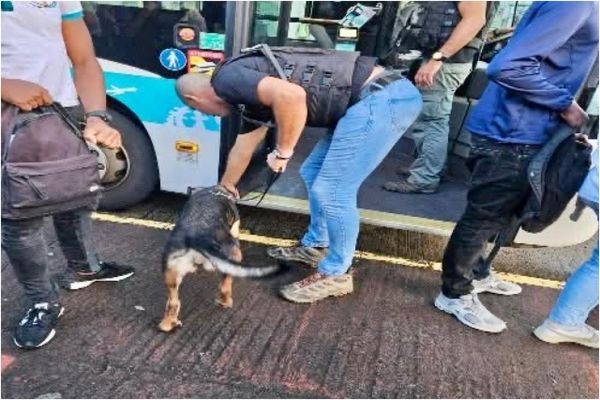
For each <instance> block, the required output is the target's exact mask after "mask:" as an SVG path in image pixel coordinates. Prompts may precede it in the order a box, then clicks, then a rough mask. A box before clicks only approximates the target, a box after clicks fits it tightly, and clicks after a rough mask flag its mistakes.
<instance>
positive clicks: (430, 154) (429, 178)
mask: <svg viewBox="0 0 600 400" xmlns="http://www.w3.org/2000/svg"><path fill="white" fill-rule="evenodd" d="M471 68H472V65H471V63H459V64H452V63H450V64H449V63H444V64H443V65H442V68H441V69H440V70H439V72H438V73H437V74H436V76H435V80H434V82H433V85H432V86H431V87H430V88H426V89H425V88H420V89H419V90H420V91H421V95H422V96H423V111H422V112H421V115H420V116H419V118H418V119H417V121H416V122H415V124H414V125H413V127H412V130H411V132H410V137H411V138H413V140H414V141H415V145H416V148H417V158H416V159H415V161H413V163H412V165H411V167H410V176H409V177H408V182H409V183H411V184H413V185H414V186H416V187H418V188H422V189H430V188H436V187H437V186H438V184H439V183H440V175H441V173H442V170H443V169H444V165H445V164H446V156H447V153H448V134H449V132H450V113H451V112H452V100H453V99H454V92H456V89H458V88H459V87H460V85H462V84H463V82H464V81H465V79H467V77H468V76H469V73H471Z"/></svg>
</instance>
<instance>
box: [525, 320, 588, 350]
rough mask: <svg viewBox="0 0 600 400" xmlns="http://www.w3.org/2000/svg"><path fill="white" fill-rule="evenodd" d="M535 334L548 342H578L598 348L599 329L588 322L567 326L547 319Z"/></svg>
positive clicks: (536, 329)
mask: <svg viewBox="0 0 600 400" xmlns="http://www.w3.org/2000/svg"><path fill="white" fill-rule="evenodd" d="M533 334H534V335H535V336H536V337H537V338H538V339H540V340H541V341H544V342H546V343H552V344H556V343H577V344H580V345H582V346H587V347H591V348H593V349H597V348H598V330H597V329H594V328H592V327H591V326H589V325H587V324H583V325H579V326H566V325H561V324H557V323H556V322H553V321H550V320H548V319H547V320H545V321H544V323H543V324H542V325H540V326H538V327H537V328H535V330H534V331H533Z"/></svg>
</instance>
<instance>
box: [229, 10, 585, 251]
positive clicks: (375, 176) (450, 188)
mask: <svg viewBox="0 0 600 400" xmlns="http://www.w3.org/2000/svg"><path fill="white" fill-rule="evenodd" d="M509 3H510V4H509ZM253 4H254V8H253V10H252V13H251V18H252V23H251V24H250V26H251V33H250V35H249V36H250V43H249V45H255V44H258V43H268V44H270V45H279V46H281V45H284V46H298V47H323V48H336V49H338V50H358V51H360V52H361V54H362V55H368V56H379V57H380V56H381V55H382V54H384V53H385V52H386V51H387V49H388V48H389V45H390V43H391V41H393V37H392V34H391V32H394V31H397V29H396V28H397V27H396V26H395V23H396V18H397V15H399V14H400V11H401V10H400V9H401V7H403V6H404V2H385V3H383V4H377V3H370V2H361V3H360V4H361V5H363V6H370V7H371V9H372V10H374V11H375V14H374V15H373V16H372V18H371V19H370V20H368V21H367V22H366V23H365V24H364V25H362V26H361V27H360V28H359V29H355V31H354V33H353V34H350V33H349V32H346V31H344V27H343V26H341V24H340V21H341V20H343V19H344V18H345V17H346V16H347V15H348V14H349V10H351V9H352V7H353V6H355V5H356V4H357V3H356V2H317V1H315V2H311V1H292V2H260V1H259V2H254V3H253ZM528 5H529V3H527V2H503V3H502V6H501V10H500V12H499V14H496V15H497V16H499V20H498V21H494V23H495V24H496V25H498V27H500V26H504V25H509V26H510V25H512V24H514V23H515V22H516V20H518V17H519V16H520V15H522V13H523V12H524V10H525V9H526V7H527V6H528ZM314 25H318V26H319V27H318V28H316V29H315V27H314ZM486 65H487V64H486V63H485V62H481V63H480V64H479V68H478V69H477V71H475V73H474V76H472V77H471V79H469V80H468V81H467V82H466V84H465V87H463V88H461V89H460V90H459V92H457V96H456V97H455V100H454V104H453V110H452V115H451V122H450V143H449V146H448V153H449V154H448V155H449V157H448V163H447V169H446V171H445V173H444V176H443V178H442V182H441V185H440V188H439V190H438V191H437V192H436V193H434V194H400V193H393V192H388V191H385V190H384V189H383V188H382V187H383V185H384V183H385V182H387V181H391V180H396V179H398V177H399V175H402V174H403V173H406V171H408V169H409V168H410V165H411V163H412V162H413V161H414V159H415V151H414V149H415V146H414V143H413V140H412V139H411V138H410V130H409V131H408V132H407V133H406V134H405V135H404V137H403V138H402V139H401V140H400V141H399V142H398V143H397V144H396V146H395V147H394V148H393V149H392V151H391V152H390V154H389V155H388V156H387V157H386V158H385V159H384V161H383V162H382V163H381V165H380V166H379V167H378V168H377V169H376V170H375V171H374V172H373V173H372V174H371V176H369V177H368V178H367V180H366V181H365V182H364V184H363V185H362V186H361V189H360V191H359V195H358V205H359V208H360V216H361V220H362V221H363V222H367V223H370V224H375V225H380V226H387V227H393V228H400V229H408V230H413V231H420V232H427V233H433V234H439V235H444V236H449V235H450V233H451V232H452V229H453V227H454V225H455V223H456V222H457V221H458V219H459V218H460V216H461V215H462V213H463V210H464V208H465V205H466V193H467V189H468V186H467V181H468V178H469V173H468V170H467V168H466V165H465V161H466V157H467V156H468V154H469V149H470V134H469V133H468V132H467V131H466V130H465V129H464V127H463V124H464V122H465V120H466V119H467V118H468V115H469V112H470V110H471V107H472V106H474V105H475V104H476V103H477V101H478V99H479V97H480V96H481V94H482V93H483V90H484V89H485V86H486V84H487V78H486V75H485V66H486ZM596 86H597V83H596ZM590 97H591V96H590ZM327 134H331V132H329V131H327V130H325V129H314V128H307V129H305V131H304V132H303V134H302V136H301V139H300V141H299V143H298V145H297V147H296V149H295V154H294V157H293V158H292V160H291V162H290V164H289V165H288V169H287V170H286V172H285V173H284V174H283V175H282V176H281V178H280V179H279V180H278V181H277V182H276V183H275V184H274V185H273V187H272V188H271V190H270V191H269V194H268V195H267V196H266V197H265V199H264V201H263V206H265V207H272V208H276V209H282V210H288V211H296V212H305V213H306V212H308V203H307V194H306V188H305V185H304V183H303V181H302V179H301V177H300V174H299V169H300V166H301V164H302V162H303V161H304V160H305V159H306V157H307V156H308V154H309V153H310V151H311V150H312V148H313V147H314V145H315V143H316V142H317V141H318V140H319V139H320V138H321V137H322V136H323V135H327ZM257 162H258V163H259V164H260V166H261V167H262V168H263V169H264V168H265V167H264V154H262V155H261V157H257ZM247 175H248V176H246V177H245V179H246V180H245V181H244V182H242V185H241V186H242V189H245V190H249V189H256V188H257V181H256V180H255V179H252V178H255V177H256V174H247ZM265 176H266V175H263V178H261V179H263V180H264V177H265ZM250 181H251V183H250ZM263 188H264V186H263ZM252 197H255V196H252ZM252 203H253V202H252V201H249V202H248V204H252ZM564 217H565V218H563V219H562V220H561V223H564V224H566V225H569V224H570V226H571V228H573V227H576V229H569V231H571V232H574V234H573V235H568V236H565V235H558V236H557V235H554V237H553V238H550V239H549V240H547V241H545V242H544V240H545V239H544V238H543V236H541V235H537V236H536V238H537V239H535V240H533V241H532V240H531V238H530V237H528V238H527V239H526V240H524V242H526V243H529V244H548V243H551V245H568V244H574V243H580V242H583V241H585V240H587V239H588V238H589V237H591V236H592V235H593V233H594V232H595V229H596V228H595V220H594V217H593V216H592V215H586V221H587V223H586V224H584V223H582V222H581V221H580V222H579V223H577V225H576V224H575V223H572V222H569V220H568V214H565V215H564ZM584 225H585V226H584ZM556 237H558V238H559V240H555V239H556ZM536 240H537V242H536Z"/></svg>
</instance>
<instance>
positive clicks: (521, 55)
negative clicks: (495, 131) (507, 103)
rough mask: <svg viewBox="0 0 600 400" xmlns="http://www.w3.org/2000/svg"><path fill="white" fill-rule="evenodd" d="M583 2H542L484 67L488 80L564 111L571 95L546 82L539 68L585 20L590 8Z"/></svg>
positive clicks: (532, 100)
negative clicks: (530, 17)
mask: <svg viewBox="0 0 600 400" xmlns="http://www.w3.org/2000/svg"><path fill="white" fill-rule="evenodd" d="M587 3H588V2H585V1H583V2H569V3H568V4H567V3H564V2H556V3H554V2H545V3H544V4H543V5H541V6H540V7H539V9H538V10H537V13H536V14H535V15H534V16H533V18H532V19H531V21H530V22H529V23H528V24H527V25H524V26H518V27H517V29H516V31H515V34H514V36H513V37H512V39H511V40H510V41H509V42H508V44H507V45H506V47H505V48H504V49H503V50H502V51H500V53H498V54H497V55H496V56H495V57H494V59H493V60H492V62H491V63H490V65H489V66H488V68H487V75H488V77H489V78H490V79H491V80H492V81H494V82H495V83H497V84H498V85H500V86H502V87H504V88H506V89H509V90H510V91H512V92H515V93H518V94H519V95H520V96H522V97H523V98H524V99H525V100H527V101H529V102H531V103H534V104H537V105H539V106H542V107H546V108H549V109H550V110H554V111H558V112H563V111H566V110H567V109H568V108H569V107H570V106H571V104H573V102H574V97H573V94H572V93H571V92H569V90H567V89H565V88H562V87H560V86H557V85H555V84H554V83H552V82H550V81H549V80H548V78H547V77H546V76H545V75H544V73H543V71H542V69H541V68H540V65H541V62H542V60H544V59H545V58H546V57H548V56H549V55H550V54H552V53H553V52H554V51H555V50H556V49H558V48H560V47H561V46H563V45H564V44H565V43H566V42H567V40H569V39H570V38H571V36H573V34H575V32H577V30H579V28H580V27H581V25H582V24H583V23H584V22H585V21H586V20H587V19H588V18H589V15H590V12H591V10H592V8H591V7H589V5H588V4H587ZM524 18H525V17H524ZM572 62H574V63H576V62H577V60H572Z"/></svg>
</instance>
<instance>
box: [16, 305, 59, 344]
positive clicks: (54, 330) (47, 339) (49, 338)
mask: <svg viewBox="0 0 600 400" xmlns="http://www.w3.org/2000/svg"><path fill="white" fill-rule="evenodd" d="M63 312H65V308H64V307H61V308H60V312H59V313H58V317H56V319H59V318H60V316H61V315H63ZM55 335H56V329H52V330H51V331H50V333H49V334H48V336H46V339H44V340H43V341H42V343H40V344H38V345H37V346H31V347H30V346H21V345H20V344H19V343H17V339H15V337H14V336H13V343H14V344H15V346H17V347H18V348H20V349H26V350H31V349H38V348H40V347H42V346H44V345H45V344H47V343H48V342H49V341H51V340H52V339H53V338H54V336H55Z"/></svg>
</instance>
